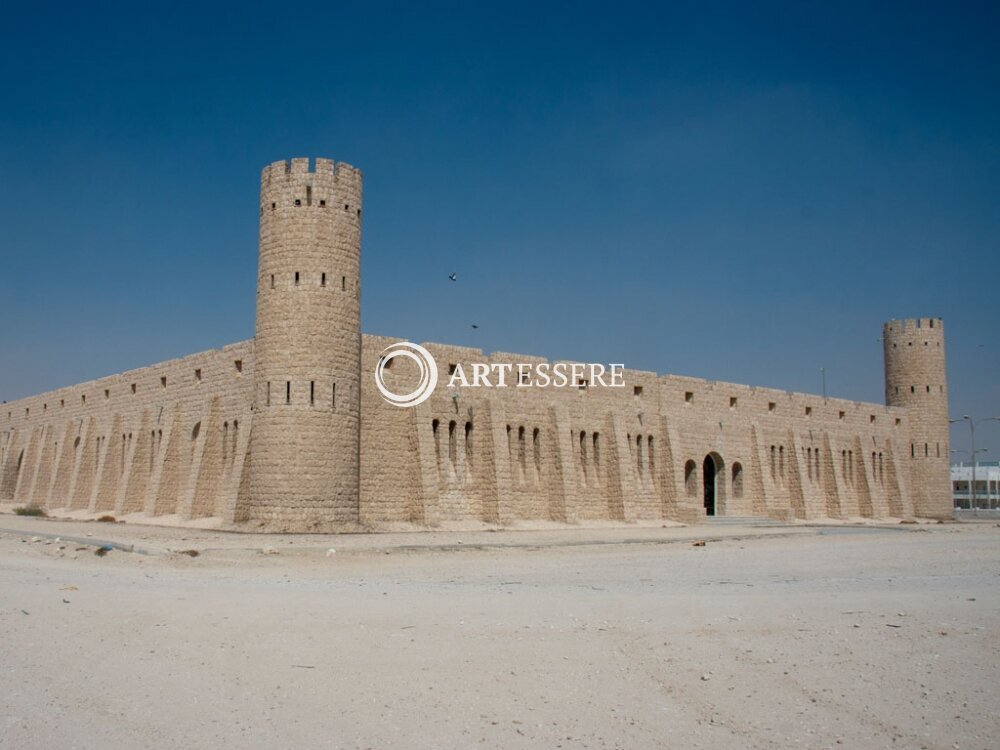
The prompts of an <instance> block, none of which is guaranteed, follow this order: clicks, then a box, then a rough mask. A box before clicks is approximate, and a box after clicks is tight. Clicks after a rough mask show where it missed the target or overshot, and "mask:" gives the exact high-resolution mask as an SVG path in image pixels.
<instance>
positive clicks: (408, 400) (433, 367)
mask: <svg viewBox="0 0 1000 750" xmlns="http://www.w3.org/2000/svg"><path fill="white" fill-rule="evenodd" d="M396 357H406V358H407V359H412V360H413V361H414V362H416V363H417V367H418V368H419V369H420V382H419V383H418V384H417V387H416V389H414V390H412V391H410V392H409V393H394V392H392V391H391V390H389V387H388V386H387V385H386V384H385V370H386V368H387V366H388V365H389V363H390V362H392V360H394V359H395V358H396ZM437 381H438V370H437V363H436V362H435V361H434V357H432V356H431V353H430V352H429V351H427V350H426V349H424V347H422V346H420V344H414V343H413V342H412V341H399V342H397V343H395V344H391V345H390V346H387V347H386V348H385V349H383V350H382V353H381V354H380V355H379V358H378V364H377V365H376V366H375V385H376V386H378V390H379V393H381V394H382V398H384V399H385V400H386V401H388V402H389V403H390V404H395V405H396V406H401V407H404V408H406V407H410V406H416V405H417V404H422V403H423V402H424V401H426V400H427V399H428V398H430V396H431V394H432V393H433V392H434V389H435V388H436V387H437Z"/></svg>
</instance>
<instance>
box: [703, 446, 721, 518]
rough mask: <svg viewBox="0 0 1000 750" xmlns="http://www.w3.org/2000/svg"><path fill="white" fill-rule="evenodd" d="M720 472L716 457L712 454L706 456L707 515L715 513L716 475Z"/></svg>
mask: <svg viewBox="0 0 1000 750" xmlns="http://www.w3.org/2000/svg"><path fill="white" fill-rule="evenodd" d="M717 472H718V469H717V467H716V466H715V459H714V458H712V456H711V454H710V455H708V456H705V463H704V464H703V465H702V479H703V480H704V481H703V482H702V486H703V487H704V488H705V515H708V516H714V515H715V475H716V473H717Z"/></svg>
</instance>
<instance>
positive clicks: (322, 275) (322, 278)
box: [319, 273, 326, 286]
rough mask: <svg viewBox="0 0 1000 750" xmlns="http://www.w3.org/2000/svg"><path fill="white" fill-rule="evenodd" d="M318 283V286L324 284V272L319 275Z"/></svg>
mask: <svg viewBox="0 0 1000 750" xmlns="http://www.w3.org/2000/svg"><path fill="white" fill-rule="evenodd" d="M319 285H320V286H326V274H325V273H321V274H320V275H319Z"/></svg>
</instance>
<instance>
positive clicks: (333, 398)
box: [330, 383, 337, 409]
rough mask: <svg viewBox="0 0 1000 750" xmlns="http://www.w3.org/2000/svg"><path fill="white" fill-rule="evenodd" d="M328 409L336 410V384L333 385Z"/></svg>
mask: <svg viewBox="0 0 1000 750" xmlns="http://www.w3.org/2000/svg"><path fill="white" fill-rule="evenodd" d="M330 408H332V409H336V408H337V384H336V383H334V384H333V395H332V396H331V397H330Z"/></svg>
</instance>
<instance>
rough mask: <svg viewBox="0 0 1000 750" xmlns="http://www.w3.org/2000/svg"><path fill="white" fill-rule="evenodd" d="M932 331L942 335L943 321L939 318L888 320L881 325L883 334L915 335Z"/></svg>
mask: <svg viewBox="0 0 1000 750" xmlns="http://www.w3.org/2000/svg"><path fill="white" fill-rule="evenodd" d="M931 329H933V330H934V331H936V332H937V333H938V334H939V335H941V334H943V333H944V321H942V320H941V318H905V319H903V320H890V321H888V322H886V323H883V324H882V331H883V333H890V334H891V333H915V332H917V331H921V332H924V333H926V332H927V331H928V330H931Z"/></svg>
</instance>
